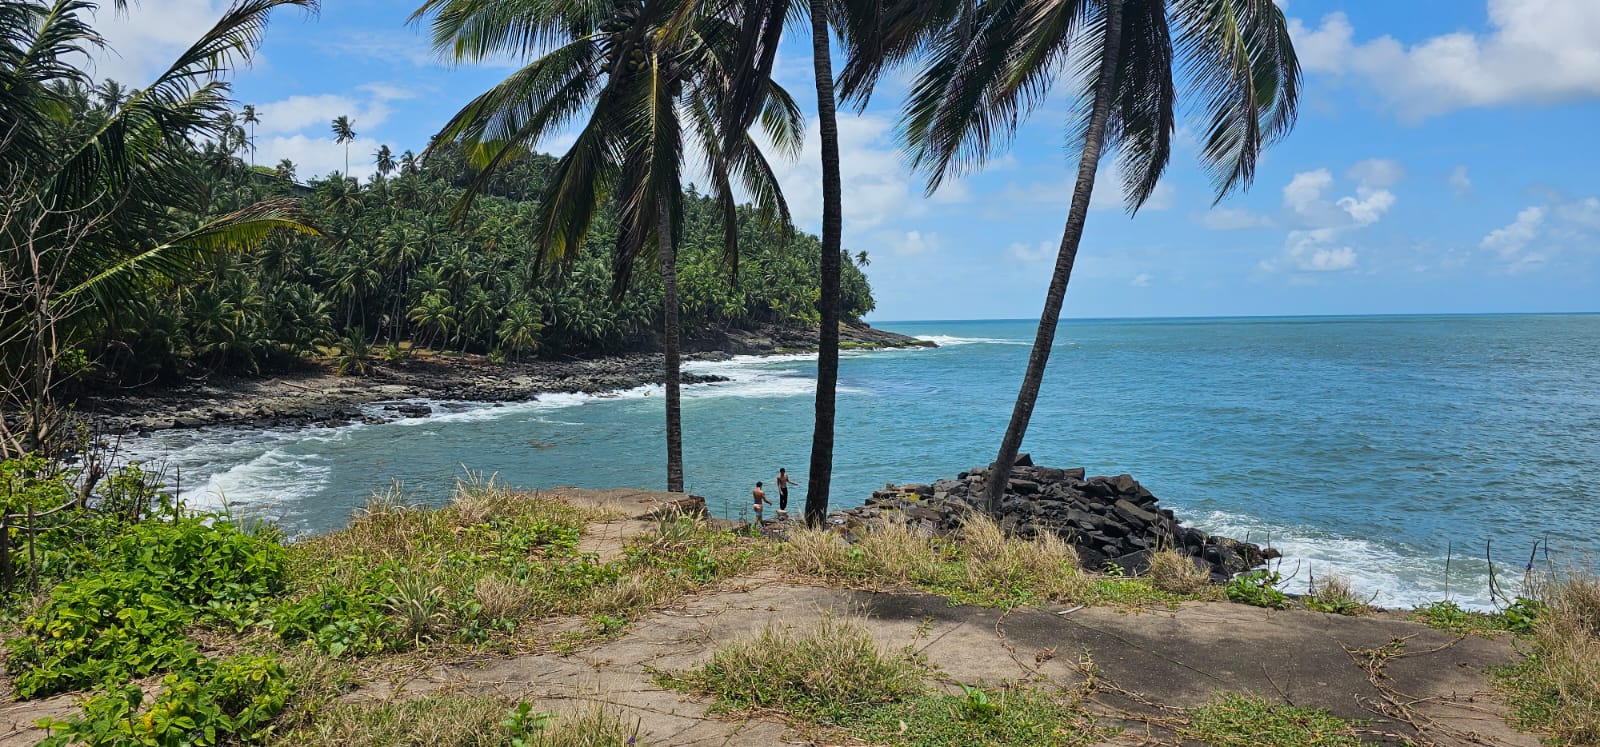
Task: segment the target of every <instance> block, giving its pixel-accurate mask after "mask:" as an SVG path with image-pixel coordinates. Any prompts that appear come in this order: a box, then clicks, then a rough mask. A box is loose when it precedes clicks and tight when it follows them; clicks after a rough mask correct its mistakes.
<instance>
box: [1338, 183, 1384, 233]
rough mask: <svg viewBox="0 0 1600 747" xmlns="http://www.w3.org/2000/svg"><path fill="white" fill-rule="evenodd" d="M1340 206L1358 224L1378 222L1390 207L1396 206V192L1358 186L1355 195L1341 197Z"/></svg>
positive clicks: (1364, 224) (1366, 224)
mask: <svg viewBox="0 0 1600 747" xmlns="http://www.w3.org/2000/svg"><path fill="white" fill-rule="evenodd" d="M1339 207H1340V209H1342V210H1344V211H1345V212H1346V213H1348V214H1349V215H1350V217H1351V218H1352V219H1353V220H1355V222H1356V225H1358V226H1369V225H1372V224H1373V223H1377V222H1378V219H1379V218H1382V217H1383V214H1384V213H1387V212H1389V208H1391V207H1394V193H1393V192H1390V191H1389V190H1387V189H1372V188H1371V187H1357V188H1356V196H1355V197H1341V198H1339Z"/></svg>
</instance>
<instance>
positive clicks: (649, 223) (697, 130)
mask: <svg viewBox="0 0 1600 747" xmlns="http://www.w3.org/2000/svg"><path fill="white" fill-rule="evenodd" d="M429 15H432V16H433V22H432V29H433V42H434V46H435V48H436V49H438V50H440V51H442V52H444V53H446V54H450V55H452V56H453V57H454V58H455V59H456V61H458V62H466V61H481V60H483V59H485V58H487V57H490V56H493V55H496V54H500V53H511V54H512V55H515V56H517V57H521V58H525V59H530V60H531V62H529V64H528V65H526V66H525V67H523V68H521V69H520V70H517V71H515V72H513V73H512V74H511V75H510V77H508V78H506V80H505V81H504V82H502V83H500V84H499V85H497V86H495V87H494V88H491V89H490V90H489V91H487V92H486V93H484V94H483V95H481V96H479V97H478V98H477V99H474V100H473V101H472V102H471V103H469V104H468V105H467V106H466V108H464V109H462V110H461V112H460V113H458V114H456V116H455V117H453V118H452V119H451V121H450V122H449V123H448V124H447V125H446V126H445V128H444V129H443V130H442V131H441V132H440V133H439V135H438V136H437V137H436V139H435V146H432V147H437V145H438V144H439V143H447V142H454V141H458V142H461V143H462V144H463V146H464V147H465V150H466V153H467V155H468V157H469V159H470V160H471V162H472V164H473V165H474V166H476V167H478V169H479V173H478V175H477V176H476V178H475V179H474V181H473V182H472V184H471V185H470V186H469V189H468V192H467V196H466V197H465V198H464V199H463V200H462V201H461V202H460V203H459V204H458V205H457V208H456V212H455V217H456V218H457V219H458V220H459V219H460V218H462V217H463V216H465V214H466V211H467V210H468V208H469V206H470V200H471V198H472V196H473V195H474V194H475V193H477V192H478V191H480V190H482V189H483V188H484V186H486V185H487V184H488V182H489V181H490V180H491V179H492V178H493V177H494V175H495V174H496V173H498V170H499V169H500V167H501V166H503V165H504V164H505V163H506V162H508V161H509V160H510V159H513V158H515V157H517V156H519V155H520V154H522V153H524V152H526V151H528V150H531V148H532V146H533V145H534V144H536V143H538V142H539V141H540V140H541V139H542V138H543V137H545V136H546V135H549V134H551V133H553V132H556V131H558V130H559V129H560V128H561V127H563V126H564V125H566V124H567V123H568V122H571V121H573V120H575V119H577V118H578V117H579V116H581V115H584V114H585V113H587V116H588V119H587V121H586V122H585V123H584V126H583V128H582V130H581V131H580V132H579V134H578V136H577V139H576V140H575V141H574V143H573V144H572V146H571V148H570V150H568V151H567V153H565V154H564V155H562V156H561V158H560V159H559V160H558V161H557V163H556V166H555V168H554V170H553V171H552V174H551V178H550V179H549V181H548V183H547V186H546V189H545V193H544V195H542V199H541V200H540V201H539V203H538V217H537V221H536V222H537V229H536V231H535V244H536V247H537V252H538V254H537V255H536V262H535V266H536V267H537V266H538V265H539V264H540V263H541V262H543V261H544V260H545V259H546V258H550V259H555V260H562V259H568V258H571V257H575V256H576V252H577V250H578V248H579V247H580V246H582V244H583V242H584V240H585V238H586V237H587V236H588V232H589V228H590V226H591V225H592V223H593V220H594V217H595V214H596V212H597V211H598V210H600V209H601V207H602V206H603V205H604V203H605V201H606V199H607V197H608V196H609V195H610V194H612V193H614V194H615V196H616V200H617V203H618V204H619V206H620V215H619V223H620V225H619V227H618V229H619V230H618V238H617V246H616V250H615V254H614V262H613V281H612V296H613V297H614V298H620V297H621V296H622V294H623V293H624V291H626V290H627V288H628V286H629V284H630V280H631V277H632V270H633V266H634V264H635V263H636V262H638V261H640V260H642V259H645V258H648V257H650V256H651V255H653V258H654V260H655V264H656V266H657V267H658V268H659V270H660V273H661V284H662V291H663V307H664V308H663V313H662V317H663V318H662V348H663V352H664V354H665V359H666V396H665V397H664V398H663V399H664V400H665V401H666V402H665V403H666V421H667V489H668V490H669V491H674V492H681V491H682V490H683V444H682V439H683V436H682V423H681V409H680V397H679V384H680V379H681V372H680V364H681V360H680V353H679V344H678V343H679V324H678V314H679V308H680V301H679V298H678V282H677V244H678V240H679V239H680V236H681V233H682V229H683V185H682V181H681V178H680V175H681V170H682V161H683V151H684V139H685V134H686V133H685V130H687V135H688V136H689V137H692V138H694V139H696V140H697V141H698V142H699V144H700V146H701V149H702V150H703V152H704V153H705V154H706V159H707V164H706V165H707V167H708V170H709V171H710V172H711V174H712V181H713V183H714V195H713V197H714V199H716V200H717V201H718V203H719V204H721V205H723V206H724V213H723V214H724V217H725V220H731V216H732V208H733V205H734V193H733V189H732V186H731V185H732V183H733V182H734V181H738V182H739V183H740V184H741V185H742V186H743V187H744V188H745V189H746V191H747V193H748V194H750V195H752V197H753V198H754V199H755V200H756V202H757V205H758V209H759V210H760V212H761V213H762V214H763V215H765V216H771V217H772V218H773V220H775V221H777V222H781V223H783V224H785V225H787V223H788V210H787V206H786V205H784V204H783V202H782V197H781V194H780V193H779V191H778V185H777V179H776V177H775V175H774V174H773V172H772V170H771V168H770V167H769V165H768V164H767V161H766V159H765V157H764V156H763V155H762V154H761V152H760V150H759V149H758V148H757V147H756V145H755V142H754V140H753V139H752V138H751V137H750V134H749V124H750V122H751V121H752V120H753V119H754V116H753V115H752V117H751V118H748V119H743V120H740V121H739V124H740V125H741V126H740V127H739V128H738V129H737V131H733V130H729V129H727V127H726V126H727V124H728V123H729V122H732V121H735V120H734V119H733V118H731V117H727V116H725V114H724V108H725V107H726V106H727V105H728V101H729V99H728V96H729V86H728V84H729V81H731V80H732V79H733V77H734V70H735V69H736V68H734V67H730V66H729V65H730V63H736V62H737V58H736V57H735V56H734V55H733V53H732V51H731V50H730V46H729V45H730V43H731V42H730V40H732V39H734V38H735V37H736V34H737V31H738V29H737V27H736V26H734V25H733V24H732V23H731V22H730V21H729V20H728V19H727V18H725V17H721V16H719V15H717V14H716V13H713V12H709V8H708V7H706V6H703V5H702V4H701V2H700V0H644V2H643V3H642V4H623V5H621V6H618V7H617V9H616V11H615V12H614V13H612V14H611V15H609V16H601V15H600V14H599V13H595V12H593V11H591V10H590V9H589V8H587V7H578V6H571V7H569V6H562V5H559V4H553V5H546V4H538V3H526V2H520V1H519V0H427V2H425V3H424V4H423V6H422V7H421V8H419V9H418V10H417V12H416V13H415V14H413V16H412V19H413V20H418V19H421V18H424V17H426V16H429ZM754 109H755V110H756V111H759V112H760V113H762V114H764V115H765V116H762V117H761V125H762V127H763V128H764V129H765V130H766V132H767V134H768V136H769V138H770V139H771V140H772V141H773V142H774V143H776V144H778V146H779V147H780V148H782V149H786V150H789V151H793V150H796V149H798V147H799V144H800V136H799V133H800V128H801V122H800V118H799V112H798V109H797V107H795V106H794V104H793V101H792V100H790V99H789V98H788V96H787V94H786V93H784V92H783V91H782V89H780V88H778V87H776V86H772V87H771V90H770V91H767V92H764V95H763V96H761V98H760V103H759V105H754ZM724 248H725V250H726V252H727V255H728V257H729V259H730V260H731V259H734V258H736V257H737V256H738V247H737V232H736V226H733V225H729V226H727V227H726V230H725V233H724ZM730 263H731V262H730ZM536 274H537V270H536Z"/></svg>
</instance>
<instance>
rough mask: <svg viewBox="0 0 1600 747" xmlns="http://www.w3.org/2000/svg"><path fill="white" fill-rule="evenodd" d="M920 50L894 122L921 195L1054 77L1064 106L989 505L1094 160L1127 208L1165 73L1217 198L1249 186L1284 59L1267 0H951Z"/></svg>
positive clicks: (1071, 253) (1285, 110) (1080, 218)
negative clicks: (1056, 237) (1047, 242)
mask: <svg viewBox="0 0 1600 747" xmlns="http://www.w3.org/2000/svg"><path fill="white" fill-rule="evenodd" d="M929 49H930V54H929V56H928V60H927V62H926V65H925V67H923V69H922V71H921V74H920V77H919V78H918V80H917V81H916V83H915V84H914V86H913V88H912V92H911V94H910V100H909V102H908V104H907V107H906V113H905V116H904V119H903V126H904V134H905V136H906V140H907V143H908V145H909V148H910V154H911V158H912V162H913V163H914V164H915V165H916V166H917V167H918V168H920V169H923V170H925V171H926V172H927V174H928V175H929V178H928V189H929V191H930V192H931V191H932V190H934V189H937V188H938V186H939V184H940V183H941V182H942V181H943V180H944V179H945V178H946V177H947V176H950V175H952V174H957V173H960V172H963V171H966V170H969V169H971V168H974V167H976V166H978V165H980V164H982V163H983V161H984V159H985V158H986V157H987V156H988V155H989V154H990V153H991V152H993V151H994V150H995V149H996V148H997V147H999V146H1001V145H1003V144H1004V143H1005V142H1006V141H1007V139H1008V138H1009V137H1010V136H1011V135H1012V134H1013V133H1014V129H1015V127H1016V124H1017V122H1018V120H1019V118H1020V117H1021V116H1022V115H1024V114H1026V113H1027V112H1029V111H1031V109H1032V108H1033V107H1034V106H1035V105H1037V104H1038V103H1039V102H1041V101H1043V100H1044V98H1045V96H1046V95H1047V94H1048V93H1049V91H1050V89H1051V87H1052V85H1053V84H1054V83H1055V82H1056V80H1057V78H1058V77H1060V78H1064V79H1065V80H1066V81H1067V82H1068V84H1069V85H1071V86H1073V88H1074V93H1076V94H1077V97H1078V101H1079V106H1078V107H1077V110H1076V111H1075V112H1074V114H1073V115H1072V118H1071V120H1070V121H1069V122H1068V125H1069V132H1071V133H1072V136H1073V138H1074V141H1073V142H1074V144H1075V146H1076V148H1077V150H1078V151H1079V153H1080V156H1079V161H1078V177H1077V184H1076V187H1075V188H1074V190H1073V194H1072V201H1071V206H1070V207H1069V209H1068V211H1067V222H1066V228H1065V230H1064V231H1063V233H1062V236H1061V247H1060V251H1059V252H1058V254H1057V256H1056V263H1055V270H1054V274H1053V275H1052V276H1051V279H1050V287H1049V290H1048V292H1047V293H1046V294H1045V304H1044V310H1043V313H1042V314H1041V315H1040V317H1039V328H1038V332H1037V334H1036V335H1035V338H1034V343H1033V352H1032V354H1031V355H1030V356H1029V357H1028V367H1027V371H1026V373H1025V374H1024V376H1023V380H1022V387H1021V390H1020V391H1019V393H1018V394H1017V401H1016V404H1015V406H1014V407H1013V409H1012V413H1011V421H1010V423H1009V425H1008V426H1007V427H1006V432H1005V437H1004V439H1003V440H1002V441H1001V446H1000V451H999V454H998V456H997V457H996V458H995V464H994V468H993V469H992V470H991V471H990V473H989V478H988V484H987V486H986V491H985V495H986V498H987V501H988V507H989V510H990V511H991V512H993V511H996V510H997V509H998V507H999V503H1000V500H1001V498H1002V497H1003V496H1004V494H1005V490H1006V486H1007V481H1008V480H1009V478H1010V474H1011V468H1012V466H1013V464H1014V462H1015V461H1016V456H1017V451H1018V449H1020V448H1021V445H1022V439H1023V436H1024V435H1025V434H1026V432H1027V429H1028V421H1029V419H1030V418H1031V417H1032V415H1033V408H1034V404H1035V402H1037V400H1038V397H1039V387H1040V384H1041V383H1042V382H1043V380H1044V371H1045V366H1046V364H1047V363H1048V361H1049V358H1050V348H1051V345H1052V344H1053V342H1054V340H1055V333H1056V325H1057V323H1058V322H1059V319H1060V315H1061V305H1062V299H1063V298H1064V296H1065V294H1066V290H1067V283H1068V281H1069V280H1070V279H1071V277H1072V267H1073V263H1074V262H1075V261H1076V259H1077V255H1078V243H1079V240H1080V239H1081V238H1082V236H1083V228H1084V222H1085V218H1086V216H1087V213H1088V209H1089V200H1090V196H1091V193H1092V191H1093V189H1094V183H1095V176H1096V173H1097V169H1098V167H1099V165H1100V160H1101V157H1102V155H1103V154H1104V153H1105V152H1106V151H1108V150H1109V151H1110V152H1113V153H1115V154H1116V158H1117V166H1118V168H1119V170H1120V171H1121V174H1122V184H1121V185H1120V186H1121V187H1122V190H1123V193H1124V197H1125V198H1126V203H1127V207H1128V210H1129V212H1130V213H1136V212H1137V211H1138V209H1139V207H1140V206H1142V205H1143V204H1144V203H1145V201H1146V200H1147V199H1149V197H1150V195H1151V193H1152V192H1153V191H1154V190H1155V188H1156V184H1157V182H1158V181H1159V180H1160V178H1161V174H1162V171H1163V170H1164V169H1165V168H1166V165H1167V162H1168V161H1169V159H1170V156H1171V150H1172V134H1173V131H1174V129H1175V125H1176V116H1175V110H1176V108H1177V105H1178V100H1179V89H1178V86H1177V83H1176V81H1175V79H1174V78H1175V75H1174V72H1175V71H1177V72H1178V73H1179V74H1180V75H1181V78H1182V80H1183V82H1184V83H1185V84H1186V85H1187V87H1188V90H1186V91H1184V94H1185V95H1186V96H1188V97H1192V98H1193V99H1194V103H1195V104H1196V105H1197V111H1198V112H1199V114H1200V117H1201V119H1202V120H1203V123H1202V124H1203V130H1202V132H1203V138H1202V140H1203V146H1202V147H1201V149H1200V159H1201V162H1202V164H1203V165H1204V166H1205V168H1206V169H1207V171H1209V172H1210V175H1211V177H1212V181H1213V185H1214V187H1215V189H1216V194H1217V200H1218V201H1221V199H1222V198H1223V197H1226V196H1227V195H1228V194H1229V193H1230V192H1232V191H1233V190H1235V189H1240V188H1244V187H1247V186H1248V185H1249V184H1250V182H1251V180H1252V178H1253V177H1254V175H1255V164H1256V158H1257V157H1258V156H1259V155H1260V153H1261V151H1262V149H1263V148H1265V147H1266V146H1267V145H1269V144H1271V143H1272V142H1274V141H1276V140H1277V139H1279V138H1281V137H1283V136H1284V135H1286V134H1287V133H1288V132H1289V130H1290V129H1291V128H1292V127H1293V125H1294V120H1295V112H1296V101H1297V98H1298V89H1299V81H1300V67H1299V63H1298V62H1297V60H1296V58H1295V53H1294V47H1293V45H1292V43H1291V41H1290V39H1289V27H1288V24H1287V23H1286V22H1285V20H1284V16H1283V12H1282V11H1281V10H1279V8H1278V7H1277V6H1276V5H1275V4H1273V2H1272V0H986V1H985V2H980V3H976V4H973V5H971V6H970V7H968V8H967V9H965V10H964V11H963V16H962V18H961V20H960V21H959V22H958V23H955V24H952V25H951V26H950V27H948V28H947V29H945V30H944V31H942V32H941V33H940V34H939V35H938V36H937V37H935V38H934V39H933V41H932V43H931V44H930V46H929Z"/></svg>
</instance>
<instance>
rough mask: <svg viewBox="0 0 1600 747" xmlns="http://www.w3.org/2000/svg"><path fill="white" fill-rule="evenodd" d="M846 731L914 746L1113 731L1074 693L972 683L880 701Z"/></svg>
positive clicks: (1079, 738) (1060, 746) (1054, 743)
mask: <svg viewBox="0 0 1600 747" xmlns="http://www.w3.org/2000/svg"><path fill="white" fill-rule="evenodd" d="M846 731H847V732H848V734H849V735H850V736H851V737H854V738H855V739H857V740H861V741H864V742H867V743H871V744H885V745H906V746H908V747H965V746H966V745H974V744H982V745H991V746H995V747H999V746H1015V747H1033V746H1034V745H1045V746H1046V747H1077V746H1078V745H1087V744H1094V743H1096V742H1099V741H1100V740H1101V739H1103V738H1104V737H1105V736H1107V735H1108V734H1109V731H1108V730H1106V729H1103V728H1100V727H1098V726H1096V724H1095V722H1094V720H1093V719H1092V718H1090V717H1089V716H1088V715H1087V713H1086V712H1085V711H1084V709H1083V708H1082V707H1081V706H1080V704H1079V702H1078V699H1077V698H1076V697H1073V696H1072V694H1071V693H1065V692H1061V693H1056V692H1048V691H1043V690H1032V689H1015V690H1004V689H1001V690H986V689H981V688H972V687H963V689H962V694H960V695H948V694H944V693H929V694H924V695H919V696H916V697H913V698H911V699H909V700H907V701H905V702H904V703H896V704H890V705H882V706H878V707H876V708H873V709H872V710H870V711H868V712H867V713H865V714H863V715H862V716H861V717H860V718H859V719H858V720H855V721H852V722H851V723H850V724H849V726H848V728H847V730H846Z"/></svg>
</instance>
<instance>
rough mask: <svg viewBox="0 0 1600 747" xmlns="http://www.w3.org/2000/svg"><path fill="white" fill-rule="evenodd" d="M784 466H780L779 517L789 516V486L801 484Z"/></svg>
mask: <svg viewBox="0 0 1600 747" xmlns="http://www.w3.org/2000/svg"><path fill="white" fill-rule="evenodd" d="M799 482H800V481H799V480H796V479H794V478H793V477H790V476H789V473H788V472H787V471H786V470H784V468H782V467H779V468H778V518H779V519H787V518H789V486H790V485H796V484H799Z"/></svg>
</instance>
